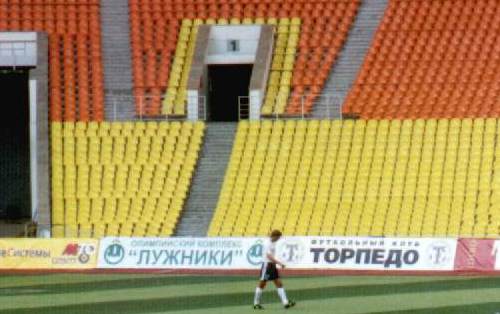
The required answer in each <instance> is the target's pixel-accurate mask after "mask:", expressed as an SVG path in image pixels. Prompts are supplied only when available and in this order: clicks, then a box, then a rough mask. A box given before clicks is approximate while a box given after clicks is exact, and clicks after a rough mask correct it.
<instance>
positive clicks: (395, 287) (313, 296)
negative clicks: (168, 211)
mask: <svg viewBox="0 0 500 314" xmlns="http://www.w3.org/2000/svg"><path fill="white" fill-rule="evenodd" d="M205 280H206V279H205ZM311 280H313V279H311ZM332 281H335V278H334V277H332ZM205 282H206V281H205ZM497 287H498V278H494V277H489V278H473V279H471V278H469V279H459V280H442V281H435V282H432V283H429V282H416V283H399V284H394V283H389V284H370V285H357V286H332V287H320V288H309V289H300V290H295V291H293V290H290V291H289V296H290V298H292V299H297V300H298V301H299V302H300V301H306V300H318V299H325V298H331V299H335V298H341V297H342V298H345V297H363V296H377V295H390V294H394V295H396V294H401V293H422V292H433V291H452V290H466V289H467V290H469V289H482V288H497ZM122 288H124V289H130V288H134V287H133V286H128V287H125V286H124V287H122ZM268 290H269V291H268V292H267V293H266V296H265V299H264V301H266V299H267V300H271V295H270V293H275V292H274V291H272V289H268ZM73 292H75V291H73ZM145 293H147V292H145ZM47 297H50V296H47ZM81 297H82V302H85V301H87V302H88V301H89V300H86V299H85V294H82V295H81ZM132 297H133V296H131V298H132ZM275 298H276V297H275V296H274V298H273V300H274V299H275ZM252 300H253V293H252V292H251V291H249V292H248V293H219V294H218V293H217V292H216V291H214V293H211V294H205V295H196V296H185V297H182V296H175V297H169V296H168V295H166V296H165V297H164V298H147V296H143V297H142V298H140V299H139V298H138V299H135V300H129V301H110V302H99V303H84V304H75V305H64V306H49V307H43V308H20V309H9V310H0V313H1V314H6V313H9V314H28V313H29V314H35V313H36V314H45V313H46V314H48V313H50V314H59V313H60V314H67V313H92V314H94V313H102V312H103V310H104V312H108V313H121V314H140V313H151V312H168V311H181V310H196V309H208V308H224V307H229V306H239V305H244V304H251V302H252ZM408 313H413V312H408ZM418 313H420V312H418ZM426 313H433V312H426ZM444 313H448V312H444ZM451 313H454V312H451Z"/></svg>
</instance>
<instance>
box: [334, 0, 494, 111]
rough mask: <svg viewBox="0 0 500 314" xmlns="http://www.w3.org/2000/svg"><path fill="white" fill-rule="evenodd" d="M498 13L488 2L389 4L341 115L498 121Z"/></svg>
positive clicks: (406, 0) (394, 0)
mask: <svg viewBox="0 0 500 314" xmlns="http://www.w3.org/2000/svg"><path fill="white" fill-rule="evenodd" d="M499 9H500V3H499V2H498V1H490V0H477V1H469V0H443V1H420V0H391V1H390V3H389V6H388V8H387V10H386V12H385V16H384V18H383V20H382V22H381V24H380V26H379V29H378V31H377V33H376V35H375V39H374V42H373V44H372V46H371V47H370V50H369V52H368V54H367V56H366V59H365V61H364V64H363V66H362V68H361V70H360V72H359V75H358V77H357V79H356V81H355V83H354V85H353V88H352V89H351V91H350V93H349V95H348V97H347V99H346V102H345V104H344V107H343V113H344V114H356V115H359V116H360V117H362V118H366V119H369V118H392V119H394V118H397V119H405V118H410V119H416V118H466V117H471V118H473V117H498V116H499V115H500V106H498V99H499V97H500V80H499V78H500V74H499V73H500V71H499V70H500V58H499V57H498V56H499V55H500V54H499V52H500V41H499V38H500V37H499V35H498V34H499V29H500V16H499V15H498V13H497V12H498V10H499Z"/></svg>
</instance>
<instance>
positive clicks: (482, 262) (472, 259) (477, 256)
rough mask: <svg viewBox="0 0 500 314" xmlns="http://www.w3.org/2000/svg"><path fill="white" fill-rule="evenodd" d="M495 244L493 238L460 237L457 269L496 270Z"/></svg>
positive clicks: (456, 259) (456, 260)
mask: <svg viewBox="0 0 500 314" xmlns="http://www.w3.org/2000/svg"><path fill="white" fill-rule="evenodd" d="M494 244H495V240H491V239H458V242H457V253H456V256H455V270H458V271H494V270H495V256H494V255H493V245H494Z"/></svg>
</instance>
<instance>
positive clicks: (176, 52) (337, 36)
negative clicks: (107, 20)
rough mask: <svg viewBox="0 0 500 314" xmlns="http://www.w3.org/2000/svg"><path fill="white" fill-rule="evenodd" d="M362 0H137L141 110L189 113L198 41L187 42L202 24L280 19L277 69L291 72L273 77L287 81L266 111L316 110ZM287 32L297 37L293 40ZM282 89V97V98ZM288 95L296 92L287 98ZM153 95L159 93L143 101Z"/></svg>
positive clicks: (133, 18)
mask: <svg viewBox="0 0 500 314" xmlns="http://www.w3.org/2000/svg"><path fill="white" fill-rule="evenodd" d="M359 2H360V1H359V0H351V1H347V0H334V1H320V0H312V1H311V0H309V1H304V0H301V1H292V0H278V1H260V0H237V1H226V0H224V1H214V0H207V1H202V2H199V1H193V0H182V1H163V2H159V1H152V0H130V1H129V5H130V22H131V43H132V58H133V62H132V64H133V79H134V94H135V95H136V97H137V99H136V109H137V110H140V111H141V112H145V113H146V114H148V115H159V114H161V113H165V114H169V115H170V114H172V115H184V114H185V90H184V89H183V87H184V84H185V80H186V79H187V78H186V75H182V73H184V74H185V73H186V69H187V68H189V64H190V60H189V53H190V51H189V49H188V47H192V45H188V43H189V42H190V41H192V40H193V38H194V37H193V36H191V35H192V34H195V33H196V27H197V25H199V24H201V23H203V21H205V22H207V23H209V24H234V25H238V24H248V23H253V22H256V23H258V24H264V23H271V24H277V30H278V37H277V39H278V42H279V43H280V45H277V46H276V51H275V58H274V62H273V69H274V70H276V71H286V72H287V73H286V74H285V75H280V77H279V78H278V74H275V75H273V83H276V82H275V81H277V80H279V81H280V82H283V83H284V86H283V87H282V88H281V87H280V88H278V91H277V93H276V96H274V95H275V90H274V88H271V91H270V94H271V95H270V96H268V97H267V99H272V98H274V102H273V101H271V100H268V101H267V105H266V106H265V107H264V108H263V113H264V114H267V113H269V112H270V111H271V112H272V113H278V114H291V115H294V114H299V113H301V111H302V106H304V110H305V111H306V113H307V112H310V111H311V109H312V106H313V103H314V100H315V99H316V97H317V96H318V94H319V93H320V92H321V89H322V87H323V85H324V84H325V81H326V79H327V78H328V74H329V73H330V69H331V68H332V65H333V63H334V61H335V59H336V57H337V54H338V52H339V51H340V49H341V47H342V45H343V42H344V40H345V37H346V36H347V33H348V30H349V28H350V26H351V23H352V21H353V19H354V17H355V15H356V10H357V8H358V5H359ZM278 19H279V21H280V22H278ZM299 21H300V26H299ZM193 28H194V32H193ZM298 32H300V36H298V35H297V33H298ZM288 33H293V34H295V35H291V36H289V40H287V39H286V34H288ZM297 37H298V38H297ZM280 38H281V39H280ZM285 42H286V44H288V43H290V44H291V45H297V48H296V49H297V52H296V54H295V58H294V57H293V53H292V50H293V49H290V50H288V49H287V48H288V47H287V46H286V45H285ZM186 56H187V58H186ZM186 59H187V60H186ZM291 68H293V71H292V70H290V69H291ZM280 90H281V93H280ZM165 92H166V95H167V99H165V103H164V105H162V104H161V97H160V96H161V95H163V94H165ZM278 94H279V95H281V96H279V97H277V95H278ZM288 94H289V97H288V96H283V95H288ZM146 95H149V96H151V95H152V97H150V98H147V99H150V101H148V102H146V103H144V101H143V100H144V99H146V97H145V96H146ZM285 98H287V99H286V100H285V101H284V99H285ZM302 102H303V104H302ZM139 106H140V108H139Z"/></svg>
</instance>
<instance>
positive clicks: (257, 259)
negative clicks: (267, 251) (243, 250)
mask: <svg viewBox="0 0 500 314" xmlns="http://www.w3.org/2000/svg"><path fill="white" fill-rule="evenodd" d="M263 251H264V245H263V244H262V241H260V240H258V241H257V242H255V243H254V244H253V245H252V246H251V247H250V248H249V249H248V251H247V261H248V262H249V263H250V264H251V265H259V264H261V263H262V256H263Z"/></svg>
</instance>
